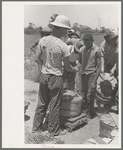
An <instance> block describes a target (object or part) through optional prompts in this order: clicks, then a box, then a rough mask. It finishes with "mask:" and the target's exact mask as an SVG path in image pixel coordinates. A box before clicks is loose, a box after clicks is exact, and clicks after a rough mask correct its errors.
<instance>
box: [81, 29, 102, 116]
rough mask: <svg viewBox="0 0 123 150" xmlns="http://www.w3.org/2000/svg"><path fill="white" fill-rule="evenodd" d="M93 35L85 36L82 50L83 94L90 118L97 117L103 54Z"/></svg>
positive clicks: (87, 34) (86, 34)
mask: <svg viewBox="0 0 123 150" xmlns="http://www.w3.org/2000/svg"><path fill="white" fill-rule="evenodd" d="M93 41H94V40H93V35H92V34H91V33H90V32H89V33H85V34H84V36H83V42H84V46H83V47H82V48H81V57H80V60H79V62H80V64H81V67H80V76H81V80H80V81H81V91H80V92H81V94H82V96H83V98H84V100H85V105H84V106H85V109H86V112H87V115H88V117H89V118H93V117H95V115H96V113H95V112H94V110H93V108H94V97H95V92H96V82H97V79H98V77H99V74H100V71H101V52H100V50H99V48H98V47H97V46H96V45H95V44H94V42H93Z"/></svg>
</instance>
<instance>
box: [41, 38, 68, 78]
mask: <svg viewBox="0 0 123 150" xmlns="http://www.w3.org/2000/svg"><path fill="white" fill-rule="evenodd" d="M39 47H41V51H42V54H41V59H42V60H43V65H42V72H43V73H45V74H55V75H58V76H60V75H62V74H63V70H62V58H63V57H67V56H69V55H70V52H69V50H68V47H67V45H66V44H65V43H64V42H63V41H62V40H61V39H59V38H56V37H55V36H52V35H50V36H47V37H44V38H42V39H41V40H40V41H39Z"/></svg>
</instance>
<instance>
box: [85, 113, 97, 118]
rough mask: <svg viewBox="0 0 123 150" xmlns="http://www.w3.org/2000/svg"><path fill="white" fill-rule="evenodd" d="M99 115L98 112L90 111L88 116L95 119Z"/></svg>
mask: <svg viewBox="0 0 123 150" xmlns="http://www.w3.org/2000/svg"><path fill="white" fill-rule="evenodd" d="M96 116H97V114H96V113H95V112H88V113H87V118H89V119H93V118H95V117H96Z"/></svg>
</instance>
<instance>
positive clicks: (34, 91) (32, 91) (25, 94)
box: [24, 90, 38, 96]
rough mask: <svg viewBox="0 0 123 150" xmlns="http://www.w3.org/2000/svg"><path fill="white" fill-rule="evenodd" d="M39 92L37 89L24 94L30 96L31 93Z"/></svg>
mask: <svg viewBox="0 0 123 150" xmlns="http://www.w3.org/2000/svg"><path fill="white" fill-rule="evenodd" d="M37 93H38V92H37V91H36V90H32V91H25V92H24V94H25V95H27V96H30V95H34V94H37Z"/></svg>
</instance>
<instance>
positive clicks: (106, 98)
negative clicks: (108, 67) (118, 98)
mask: <svg viewBox="0 0 123 150" xmlns="http://www.w3.org/2000/svg"><path fill="white" fill-rule="evenodd" d="M103 83H104V84H107V83H108V86H110V88H109V89H110V91H111V92H109V90H107V91H106V89H105V87H104V89H102V87H101V85H102V84H103ZM116 84H117V80H116V78H115V77H114V76H110V74H108V73H105V74H104V75H103V74H102V73H101V74H100V76H99V78H98V80H97V89H96V94H95V99H96V100H97V101H98V102H100V103H102V104H109V103H110V102H111V101H112V100H113V99H114V93H113V92H114V90H115V85H116ZM107 92H109V93H108V94H107Z"/></svg>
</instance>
